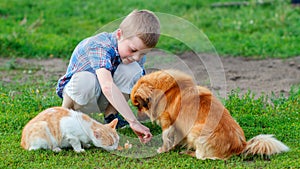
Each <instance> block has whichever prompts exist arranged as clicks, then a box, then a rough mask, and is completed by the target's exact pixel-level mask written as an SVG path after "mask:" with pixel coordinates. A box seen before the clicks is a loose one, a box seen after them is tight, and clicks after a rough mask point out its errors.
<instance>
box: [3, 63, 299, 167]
mask: <svg viewBox="0 0 300 169" xmlns="http://www.w3.org/2000/svg"><path fill="white" fill-rule="evenodd" d="M31 68H32V65H31V66H30V65H24V66H20V65H17V66H16V68H15V69H9V68H7V69H3V70H1V71H2V73H5V74H6V75H7V76H9V77H11V81H10V82H5V83H4V82H2V81H1V82H0V112H1V113H0V145H1V146H0V168H272V169H273V168H297V167H298V166H299V162H300V160H299V159H300V158H299V154H300V141H299V138H300V135H299V131H300V123H299V113H300V86H295V87H293V88H292V89H291V91H290V95H289V97H288V98H285V97H283V96H282V97H275V96H264V95H262V96H260V97H256V96H254V95H253V94H252V93H251V92H248V93H247V94H245V95H242V96H239V92H238V90H237V91H232V93H230V94H229V96H228V99H227V100H222V101H223V102H224V104H225V105H226V107H227V108H228V109H229V110H230V112H231V114H232V116H233V117H234V118H235V119H236V120H237V121H238V123H239V124H240V125H241V126H242V128H243V129H244V132H245V136H246V138H247V139H250V138H252V137H253V136H255V135H258V134H262V133H264V134H274V135H275V136H276V138H278V139H279V140H281V141H283V142H284V143H285V144H286V145H288V146H289V147H290V148H291V150H290V151H289V152H287V153H283V154H279V155H273V156H271V160H270V161H265V160H263V159H262V158H260V157H253V158H247V159H243V158H242V157H240V156H234V157H232V158H230V159H229V160H227V161H221V160H216V161H214V160H204V161H202V160H197V159H196V158H192V157H189V156H186V155H180V154H179V152H180V151H181V149H180V148H178V149H175V150H172V151H171V152H168V153H164V154H159V155H156V154H155V150H156V148H157V147H158V146H159V145H160V144H161V139H160V138H161V136H160V132H161V130H160V128H159V127H158V126H156V125H155V124H152V123H146V124H145V125H147V126H148V127H149V128H150V129H151V131H152V133H153V134H154V136H155V137H154V138H153V140H152V141H151V142H150V143H149V144H148V145H146V146H144V145H142V144H140V143H139V142H138V141H137V139H136V136H135V135H134V133H133V132H132V130H131V129H129V128H125V129H121V130H119V131H118V132H119V134H120V135H121V145H123V143H125V142H126V141H127V140H128V139H129V140H130V142H131V143H132V144H133V148H132V149H129V150H125V151H120V152H113V153H109V152H106V151H104V150H102V149H97V148H91V149H87V150H86V152H85V153H83V154H76V153H75V152H74V151H72V150H71V149H68V150H63V151H62V152H61V153H53V152H51V151H48V150H39V151H25V150H23V149H22V148H21V146H20V139H21V132H22V129H23V127H24V126H25V124H26V123H27V122H28V121H29V120H30V119H32V118H33V117H34V116H36V115H37V114H38V113H39V112H40V111H42V110H44V109H46V108H48V107H51V106H57V105H60V104H61V100H60V98H59V97H58V96H56V94H55V92H54V89H55V85H56V80H57V79H55V77H51V78H46V77H44V76H42V75H40V76H36V75H34V73H29V70H31ZM37 69H38V68H37ZM17 82H18V83H17ZM141 156H143V157H145V158H137V157H141Z"/></svg>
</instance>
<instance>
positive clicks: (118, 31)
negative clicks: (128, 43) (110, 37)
mask: <svg viewBox="0 0 300 169" xmlns="http://www.w3.org/2000/svg"><path fill="white" fill-rule="evenodd" d="M122 36H123V32H122V30H121V29H120V28H119V29H118V30H117V39H118V40H121V39H122Z"/></svg>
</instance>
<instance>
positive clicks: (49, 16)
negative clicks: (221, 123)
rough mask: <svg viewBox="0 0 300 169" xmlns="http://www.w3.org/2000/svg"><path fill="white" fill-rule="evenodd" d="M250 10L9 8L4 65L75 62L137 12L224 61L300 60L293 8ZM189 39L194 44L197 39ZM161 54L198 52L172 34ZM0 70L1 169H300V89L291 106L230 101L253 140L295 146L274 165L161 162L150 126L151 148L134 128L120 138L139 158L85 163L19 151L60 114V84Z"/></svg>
mask: <svg viewBox="0 0 300 169" xmlns="http://www.w3.org/2000/svg"><path fill="white" fill-rule="evenodd" d="M218 2H228V1H226V0H222V1H218ZM250 2H251V3H250V5H248V6H240V7H218V8H213V7H212V6H211V5H212V4H213V2H211V1H209V0H204V1H201V2H196V1H192V0H187V1H181V0H173V1H169V0H166V1H159V0H153V1H145V2H144V1H134V0H127V1H120V0H118V1H99V2H96V1H78V0H74V1H68V0H48V1H31V0H22V1H20V0H1V2H0V57H10V58H16V57H24V58H42V59H44V58H53V57H59V58H64V59H68V58H69V57H70V55H71V53H72V51H73V49H74V47H75V46H76V44H77V43H78V42H79V41H80V40H82V39H83V38H85V37H88V36H91V35H93V34H94V33H95V32H97V30H99V29H100V28H101V27H102V26H104V25H106V24H108V23H109V22H111V21H114V20H116V19H119V18H121V17H124V16H125V15H126V14H128V13H129V12H131V11H132V10H133V9H135V8H138V9H143V8H146V9H149V10H152V11H154V12H159V13H166V14H171V15H176V16H178V17H181V18H183V19H185V20H187V21H189V22H190V23H192V24H193V25H195V26H196V27H197V28H199V30H201V31H203V32H204V33H205V35H207V37H208V39H209V40H210V42H211V43H212V45H213V46H214V47H215V49H216V51H217V52H218V53H219V54H220V55H221V56H228V55H230V56H245V57H252V58H266V57H271V58H288V57H293V56H299V55H300V53H299V49H298V48H299V45H298V44H300V29H299V28H300V22H299V18H300V8H293V7H292V6H291V5H290V3H289V1H274V2H272V3H270V4H265V5H257V4H256V3H255V1H250ZM190 33H191V37H192V36H193V34H192V33H193V32H190ZM158 48H160V49H163V50H166V51H170V52H173V53H181V52H184V51H187V50H190V49H189V48H188V47H187V46H186V44H184V43H182V42H180V41H179V40H178V39H174V38H172V37H168V36H166V35H163V36H162V38H161V40H160V42H159V44H158ZM8 65H9V63H8ZM0 71H1V75H2V74H5V75H7V76H9V77H11V79H10V82H4V81H0V168H272V169H273V168H299V164H300V134H299V131H300V123H299V117H300V115H299V113H300V86H294V87H293V88H291V91H290V95H289V97H288V98H285V97H283V96H282V97H280V96H279V97H275V96H261V97H258V98H256V97H254V96H253V95H252V94H251V92H249V93H248V94H245V95H243V96H239V95H238V92H237V91H233V92H232V93H231V94H229V95H228V99H226V100H222V101H223V103H224V104H225V105H226V107H227V108H228V109H229V110H230V112H231V114H232V116H233V117H234V118H235V119H236V120H237V121H238V123H239V124H240V125H241V127H242V128H243V129H244V132H245V135H246V138H247V139H250V138H252V137H253V136H256V135H258V134H262V133H263V134H274V135H275V136H276V138H277V139H279V140H281V141H282V142H284V143H285V144H286V145H287V146H289V147H290V149H291V150H290V151H289V152H287V153H283V154H279V155H273V156H271V159H270V160H264V159H262V158H261V157H256V156H255V157H252V158H247V159H244V158H242V157H240V156H234V157H232V158H230V159H229V160H226V161H221V160H216V161H214V160H204V161H202V160H197V159H196V158H191V157H189V156H186V155H180V154H179V152H180V150H181V149H180V148H178V149H175V150H172V151H171V152H168V153H164V154H159V155H156V154H155V149H156V148H157V147H158V146H159V143H160V141H161V140H160V128H159V127H158V126H156V125H154V124H152V123H146V124H145V125H147V126H148V127H149V128H150V129H151V131H152V132H153V134H154V135H155V138H154V139H153V140H152V141H151V142H150V143H149V144H147V145H141V144H139V143H138V142H137V141H136V138H135V135H134V134H133V133H132V131H131V130H130V129H121V130H119V134H120V135H122V138H121V142H122V143H124V142H126V141H127V139H129V140H130V142H131V143H133V148H132V149H130V150H124V151H120V152H106V151H104V150H102V149H97V148H91V149H88V150H87V151H86V152H85V153H83V154H77V153H75V152H74V151H72V150H64V151H62V152H61V153H53V152H51V151H42V150H41V151H31V152H29V151H25V150H23V149H22V148H21V147H20V139H21V132H22V128H23V127H24V125H25V124H26V123H27V122H28V121H29V120H30V119H32V118H33V117H34V116H36V115H37V114H38V113H39V112H41V111H42V110H44V109H46V108H48V107H51V106H57V105H61V100H60V99H59V98H58V96H56V94H55V86H56V82H57V80H58V79H57V77H51V78H47V79H46V78H45V77H44V76H42V75H39V76H36V75H34V73H32V71H34V70H32V69H31V67H30V66H29V67H18V66H17V65H16V66H15V65H11V66H9V67H6V68H4V67H1V68H0ZM24 74H26V76H24ZM1 78H2V77H1ZM138 157H144V158H138Z"/></svg>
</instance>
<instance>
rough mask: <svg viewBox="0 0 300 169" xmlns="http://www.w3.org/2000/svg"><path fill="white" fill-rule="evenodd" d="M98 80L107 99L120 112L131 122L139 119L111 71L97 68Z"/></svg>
mask: <svg viewBox="0 0 300 169" xmlns="http://www.w3.org/2000/svg"><path fill="white" fill-rule="evenodd" d="M96 74H97V76H98V81H99V83H100V86H101V90H102V92H103V94H104V95H105V97H106V98H107V100H108V101H109V102H110V103H111V104H112V105H113V107H114V108H115V109H117V111H118V112H120V113H121V114H122V115H123V116H124V118H125V119H126V121H128V122H129V123H133V122H136V121H137V119H136V117H135V116H134V114H133V113H132V110H131V109H130V107H129V105H128V104H127V102H126V100H125V98H124V96H123V94H122V93H121V91H120V89H119V88H118V87H117V86H116V85H115V84H114V82H113V78H112V76H111V72H110V71H108V70H107V69H105V68H100V69H98V70H96Z"/></svg>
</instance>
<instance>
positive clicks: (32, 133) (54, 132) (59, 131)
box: [21, 107, 119, 153]
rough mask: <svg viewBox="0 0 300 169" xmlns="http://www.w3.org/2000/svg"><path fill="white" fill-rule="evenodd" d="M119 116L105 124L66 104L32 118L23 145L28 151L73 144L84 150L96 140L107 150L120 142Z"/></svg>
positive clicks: (23, 135) (78, 150)
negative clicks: (117, 128) (68, 107)
mask: <svg viewBox="0 0 300 169" xmlns="http://www.w3.org/2000/svg"><path fill="white" fill-rule="evenodd" d="M117 123H118V119H115V120H113V121H112V122H110V123H109V124H101V123H99V122H97V121H96V120H94V119H92V118H91V117H89V116H88V115H86V114H84V113H81V112H78V111H74V110H69V109H65V108H62V107H52V108H48V109H46V110H44V111H42V112H41V113H39V114H38V115H37V116H36V117H34V118H33V119H32V120H30V121H29V122H28V123H27V124H26V125H25V127H24V129H23V131H22V139H21V146H22V147H23V148H24V149H26V150H37V149H51V150H52V151H54V152H60V151H61V148H67V147H72V148H73V149H74V151H75V152H78V153H80V152H84V151H85V150H84V148H89V147H90V146H91V145H90V143H92V144H93V145H94V146H96V147H101V148H103V149H105V150H107V151H111V150H115V149H117V147H118V144H119V136H118V133H117V132H116V125H117Z"/></svg>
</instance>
